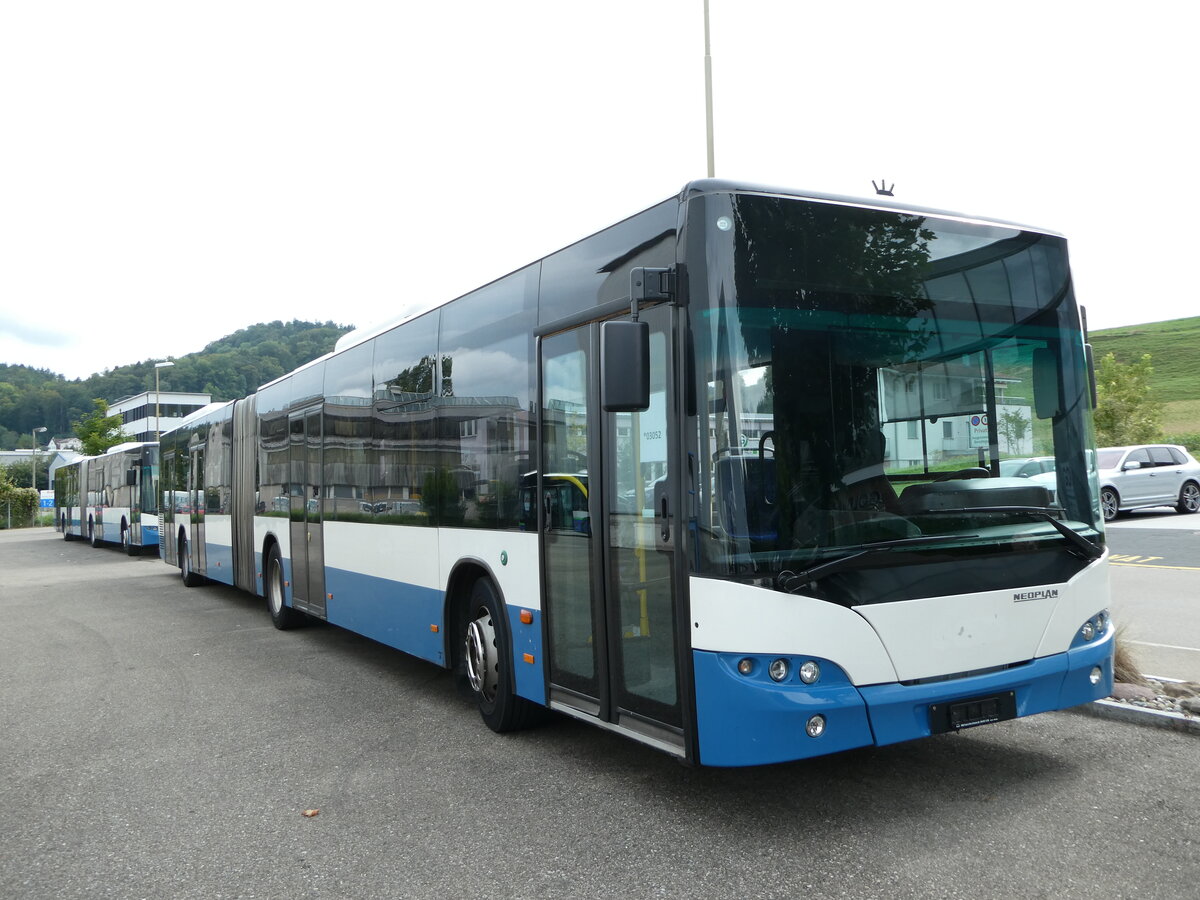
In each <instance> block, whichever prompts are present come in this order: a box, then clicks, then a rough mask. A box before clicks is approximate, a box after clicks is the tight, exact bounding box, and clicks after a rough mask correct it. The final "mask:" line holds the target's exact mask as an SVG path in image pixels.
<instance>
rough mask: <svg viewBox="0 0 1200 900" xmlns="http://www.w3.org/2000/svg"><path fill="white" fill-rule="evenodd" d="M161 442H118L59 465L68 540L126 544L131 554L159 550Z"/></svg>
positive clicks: (57, 500) (58, 504)
mask: <svg viewBox="0 0 1200 900" xmlns="http://www.w3.org/2000/svg"><path fill="white" fill-rule="evenodd" d="M158 493H159V491H158V444H157V443H155V442H153V441H150V442H128V443H124V444H118V445H117V446H115V447H113V448H111V449H110V450H109V451H108V452H106V453H105V454H104V455H103V456H85V457H83V458H82V459H77V460H75V461H74V462H72V463H68V464H67V465H65V466H61V467H59V469H58V471H57V472H56V473H55V478H54V505H55V522H56V524H57V527H58V529H59V530H60V531H61V532H62V534H63V538H64V539H65V540H68V541H72V540H87V541H89V542H90V543H91V545H92V546H93V547H99V546H100V545H101V544H104V543H113V544H120V545H121V547H122V549H124V551H125V552H126V553H128V554H129V555H130V556H136V555H138V554H139V553H141V552H142V549H143V548H145V547H153V548H157V547H158V535H159V517H158Z"/></svg>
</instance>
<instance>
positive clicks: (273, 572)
mask: <svg viewBox="0 0 1200 900" xmlns="http://www.w3.org/2000/svg"><path fill="white" fill-rule="evenodd" d="M263 590H264V592H265V593H266V595H267V611H268V612H269V613H270V614H271V624H272V625H274V626H275V627H276V628H278V629H279V630H280V631H287V630H288V629H289V628H297V627H299V626H300V625H303V624H304V613H302V612H300V611H299V610H298V609H296V608H295V607H292V606H288V605H287V585H286V584H285V583H284V578H283V556H282V555H281V554H280V552H279V545H278V544H272V545H271V550H270V552H268V553H267V567H266V578H265V580H264V583H263Z"/></svg>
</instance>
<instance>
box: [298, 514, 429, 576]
mask: <svg viewBox="0 0 1200 900" xmlns="http://www.w3.org/2000/svg"><path fill="white" fill-rule="evenodd" d="M322 531H323V534H324V541H325V567H326V568H327V569H345V570H346V571H349V572H358V573H360V574H363V575H369V576H371V577H372V578H385V579H387V580H388V581H399V582H403V583H404V584H413V585H416V586H418V587H425V588H439V587H441V585H439V584H438V539H437V537H438V532H437V529H436V528H425V527H421V526H405V525H370V524H364V523H362V522H335V521H327V522H325V524H324V526H323V528H322Z"/></svg>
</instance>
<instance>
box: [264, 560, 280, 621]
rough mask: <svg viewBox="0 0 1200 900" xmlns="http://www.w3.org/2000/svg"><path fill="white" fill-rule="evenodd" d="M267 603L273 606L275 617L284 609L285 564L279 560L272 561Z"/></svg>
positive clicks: (272, 610) (272, 613) (272, 611)
mask: <svg viewBox="0 0 1200 900" xmlns="http://www.w3.org/2000/svg"><path fill="white" fill-rule="evenodd" d="M267 603H269V604H270V605H271V615H273V616H278V615H279V613H280V611H281V610H282V609H283V563H282V562H280V561H279V560H278V559H273V560H271V572H270V577H269V578H268V579H267Z"/></svg>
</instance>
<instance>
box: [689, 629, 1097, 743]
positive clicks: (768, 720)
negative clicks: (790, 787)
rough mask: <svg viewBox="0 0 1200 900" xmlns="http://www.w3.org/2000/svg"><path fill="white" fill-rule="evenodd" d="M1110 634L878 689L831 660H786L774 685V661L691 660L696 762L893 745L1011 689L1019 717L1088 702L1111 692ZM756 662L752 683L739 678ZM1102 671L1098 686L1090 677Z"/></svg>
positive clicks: (702, 654) (696, 654)
mask: <svg viewBox="0 0 1200 900" xmlns="http://www.w3.org/2000/svg"><path fill="white" fill-rule="evenodd" d="M1112 654H1113V630H1112V628H1111V627H1110V628H1109V630H1108V633H1107V634H1106V635H1105V636H1104V637H1103V638H1101V639H1099V640H1097V641H1095V642H1094V643H1091V644H1087V645H1083V646H1076V647H1072V648H1071V649H1070V650H1068V651H1067V652H1066V653H1059V654H1056V655H1054V656H1049V657H1044V658H1042V659H1037V660H1034V661H1033V662H1031V663H1029V664H1028V665H1023V666H1020V667H1018V668H1015V669H1006V670H1004V671H1001V672H992V673H989V674H986V675H977V676H973V677H970V678H955V679H952V680H949V681H939V682H934V683H931V684H919V685H903V684H879V685H872V686H870V687H863V688H856V687H854V686H853V685H852V684H850V681H849V679H848V678H847V677H846V675H845V673H844V672H842V670H841V669H839V668H838V667H837V666H836V665H834V664H833V663H832V662H829V661H827V660H821V659H816V658H815V657H792V658H788V657H785V658H786V659H788V662H789V669H790V672H789V675H788V677H787V678H785V679H784V681H783V682H782V683H776V682H774V681H772V680H771V679H770V677H769V676H768V675H767V672H766V667H767V665H768V664H769V663H770V661H771V660H772V659H777V658H778V657H757V656H754V655H749V654H734V653H711V652H706V651H702V650H696V651H693V653H692V658H693V663H694V666H695V670H696V719H697V728H698V732H699V741H700V762H701V763H703V764H704V765H709V766H751V765H761V764H764V763H776V762H786V761H789V760H796V759H804V758H806V757H810V756H820V755H822V754H826V753H837V752H839V751H842V750H849V749H851V748H853V747H863V746H869V745H871V744H878V745H883V744H894V743H897V742H898V741H907V740H912V739H914V738H920V737H928V736H929V735H930V733H931V729H930V717H929V706H930V704H932V703H938V704H947V703H957V702H962V701H967V700H973V699H980V698H985V697H993V696H996V695H998V694H1003V693H1006V692H1008V691H1012V692H1013V693H1014V694H1015V696H1016V711H1017V716H1018V717H1020V716H1030V715H1033V714H1035V713H1040V712H1047V711H1049V710H1054V709H1066V708H1068V707H1071V706H1078V705H1079V704H1081V703H1090V702H1091V701H1093V700H1099V699H1101V698H1102V697H1107V696H1108V695H1109V694H1111V693H1112V687H1113V667H1112ZM743 659H750V660H752V661H753V666H752V670H751V672H750V674H749V675H742V674H740V673H739V672H738V670H737V665H738V663H739V662H740V661H741V660H743ZM807 659H814V660H815V661H816V662H817V663H818V664H819V665H820V667H821V677H820V679H819V680H818V681H817V683H816V684H814V685H805V684H803V683H801V682H800V681H799V679H798V678H797V677H796V672H797V670H798V667H799V665H800V664H801V663H803V662H804V661H805V660H807ZM1097 667H1099V669H1100V673H1101V677H1100V679H1099V681H1098V682H1097V683H1095V684H1093V683H1092V680H1091V674H1092V671H1093V670H1094V669H1096V668H1097ZM817 714H820V715H821V716H823V717H824V718H825V730H824V733H822V734H821V735H820V737H816V738H812V737H809V736H808V734H807V733H806V731H805V724H806V723H807V722H808V721H809V719H810V718H811V717H812V716H814V715H817Z"/></svg>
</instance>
